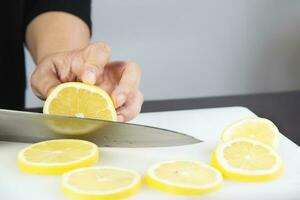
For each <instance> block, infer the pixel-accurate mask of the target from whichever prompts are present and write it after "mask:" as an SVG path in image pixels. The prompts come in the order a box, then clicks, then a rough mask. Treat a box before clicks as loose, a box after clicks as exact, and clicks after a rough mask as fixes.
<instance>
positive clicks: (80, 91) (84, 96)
mask: <svg viewBox="0 0 300 200" xmlns="http://www.w3.org/2000/svg"><path fill="white" fill-rule="evenodd" d="M43 112H44V113H45V114H57V115H68V116H75V117H79V118H92V119H102V120H111V121H116V120H117V115H116V110H115V107H114V104H113V102H112V99H111V98H110V96H109V95H108V94H107V93H106V92H105V91H104V90H102V89H100V88H99V87H97V86H94V85H90V84H86V83H79V82H68V83H63V84H60V85H58V86H57V87H56V88H54V89H53V90H52V91H51V92H50V94H49V96H48V98H47V99H46V101H45V104H44V108H43Z"/></svg>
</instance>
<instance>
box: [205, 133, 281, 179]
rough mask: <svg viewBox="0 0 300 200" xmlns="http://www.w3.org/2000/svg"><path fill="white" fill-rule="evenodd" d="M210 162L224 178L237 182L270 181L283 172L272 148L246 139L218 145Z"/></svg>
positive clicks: (277, 156) (279, 160)
mask: <svg viewBox="0 0 300 200" xmlns="http://www.w3.org/2000/svg"><path fill="white" fill-rule="evenodd" d="M211 162H212V165H213V166H214V167H216V168H217V169H219V170H220V171H221V172H222V173H223V175H224V177H226V178H229V179H234V180H239V181H270V180H273V179H276V178H278V177H279V176H280V175H281V174H282V172H283V161H282V160H281V158H280V157H279V155H278V154H277V153H276V152H275V151H274V149H273V148H272V147H270V146H268V145H266V144H263V143H261V142H258V141H255V140H251V139H246V138H238V139H233V140H230V141H228V142H225V143H223V144H220V145H219V146H218V147H217V148H216V150H215V152H214V153H213V154H212V159H211Z"/></svg>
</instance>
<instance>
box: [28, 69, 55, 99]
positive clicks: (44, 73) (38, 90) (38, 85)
mask: <svg viewBox="0 0 300 200" xmlns="http://www.w3.org/2000/svg"><path fill="white" fill-rule="evenodd" d="M60 83H61V82H60V81H59V80H58V78H57V75H56V73H55V71H53V68H51V67H47V66H45V67H38V68H36V69H35V71H34V72H33V74H32V76H31V88H32V90H33V92H34V94H35V95H36V96H37V97H39V98H40V99H42V100H44V99H46V98H47V96H48V94H49V93H50V91H51V90H52V89H53V88H54V87H55V86H57V85H58V84H60Z"/></svg>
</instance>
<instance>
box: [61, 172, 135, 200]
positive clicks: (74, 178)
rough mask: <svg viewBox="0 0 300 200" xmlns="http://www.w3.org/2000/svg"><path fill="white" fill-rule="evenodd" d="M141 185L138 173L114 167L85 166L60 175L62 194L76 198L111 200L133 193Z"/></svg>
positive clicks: (80, 199)
mask: <svg viewBox="0 0 300 200" xmlns="http://www.w3.org/2000/svg"><path fill="white" fill-rule="evenodd" d="M140 185H141V177H140V175H139V174H138V173H136V172H134V171H131V170H127V169H122V168H116V167H106V166H101V167H87V168H81V169H76V170H72V171H69V172H67V173H65V174H63V176H62V190H63V192H64V194H66V195H67V196H69V197H71V198H72V199H77V200H101V199H105V200H112V199H121V198H125V197H129V196H132V195H133V194H135V193H136V192H137V191H138V190H139V188H140Z"/></svg>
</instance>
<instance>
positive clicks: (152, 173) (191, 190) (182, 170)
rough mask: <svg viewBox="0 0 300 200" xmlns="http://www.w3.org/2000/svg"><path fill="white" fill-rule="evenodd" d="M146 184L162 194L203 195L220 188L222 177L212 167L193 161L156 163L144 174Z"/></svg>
mask: <svg viewBox="0 0 300 200" xmlns="http://www.w3.org/2000/svg"><path fill="white" fill-rule="evenodd" d="M145 177H146V182H147V184H148V185H149V186H150V187H152V188H154V189H157V190H160V191H162V192H167V193H170V194H179V195H194V194H204V193H208V192H212V191H215V190H217V189H219V188H220V187H221V183H222V180H223V178H222V175H221V173H220V172H219V171H218V170H216V169H214V168H213V167H211V166H209V165H207V164H204V163H201V162H199V161H194V160H173V161H165V162H160V163H157V164H156V165H154V166H152V167H151V168H150V169H149V170H148V172H147V174H146V176H145Z"/></svg>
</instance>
